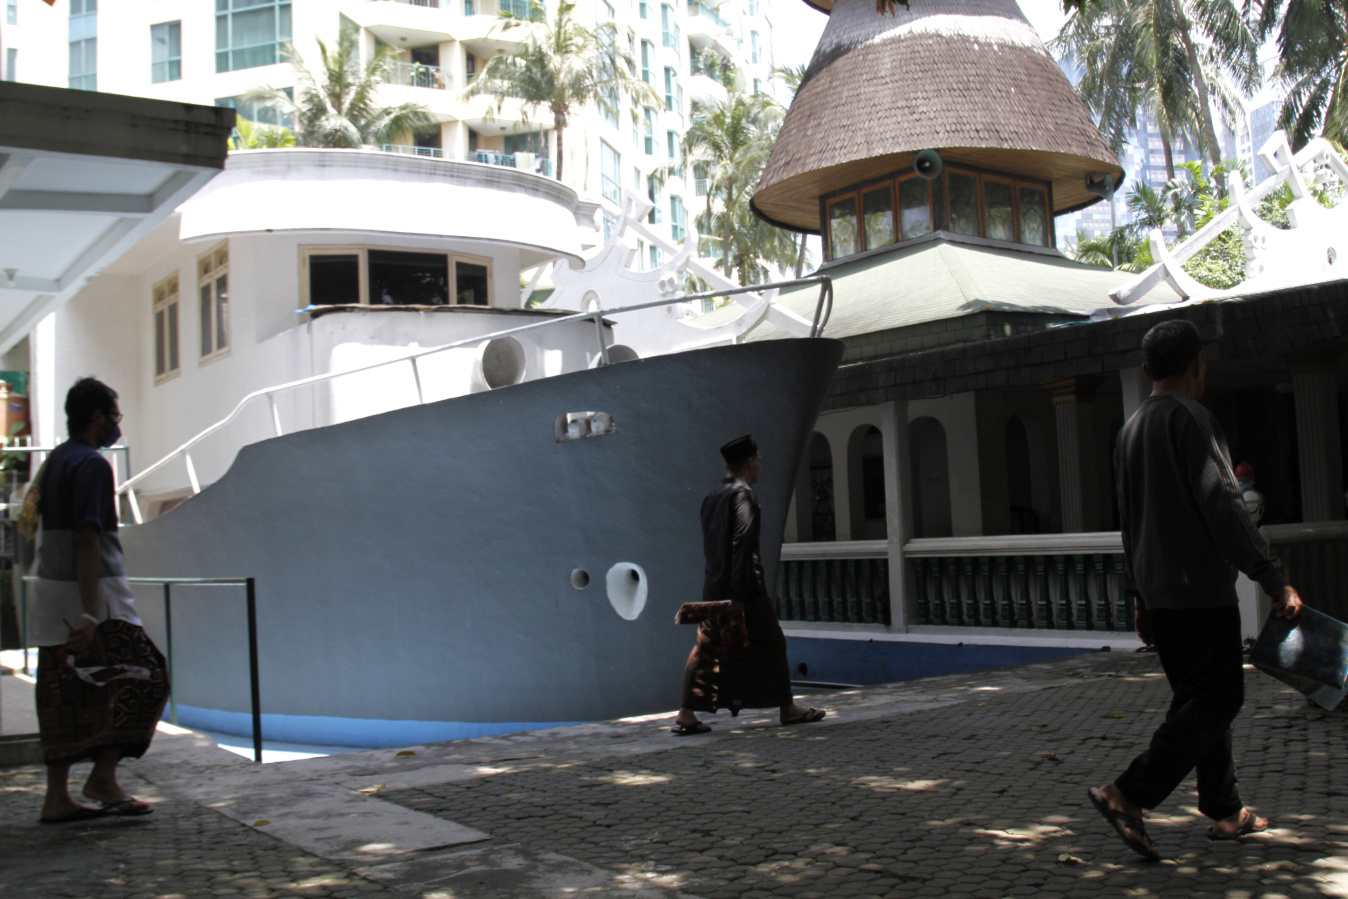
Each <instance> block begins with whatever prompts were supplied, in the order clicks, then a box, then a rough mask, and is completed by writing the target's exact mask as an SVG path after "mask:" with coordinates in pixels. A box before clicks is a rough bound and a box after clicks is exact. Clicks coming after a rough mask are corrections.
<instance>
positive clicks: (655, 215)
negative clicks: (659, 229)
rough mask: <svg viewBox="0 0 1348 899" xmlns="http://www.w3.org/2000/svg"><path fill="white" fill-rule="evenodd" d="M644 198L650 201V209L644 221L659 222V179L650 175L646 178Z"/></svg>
mask: <svg viewBox="0 0 1348 899" xmlns="http://www.w3.org/2000/svg"><path fill="white" fill-rule="evenodd" d="M646 198H647V199H649V200H650V201H651V211H650V213H649V214H648V215H647V216H646V222H647V223H648V224H651V225H658V224H660V218H661V216H660V179H658V178H656V177H655V176H654V175H651V176H650V177H649V178H647V179H646Z"/></svg>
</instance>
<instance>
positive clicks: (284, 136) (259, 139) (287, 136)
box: [229, 118, 295, 150]
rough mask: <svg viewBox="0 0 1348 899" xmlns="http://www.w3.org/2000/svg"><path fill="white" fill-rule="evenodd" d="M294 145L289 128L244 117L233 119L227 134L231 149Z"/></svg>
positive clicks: (257, 148)
mask: <svg viewBox="0 0 1348 899" xmlns="http://www.w3.org/2000/svg"><path fill="white" fill-rule="evenodd" d="M293 146H295V135H294V133H292V132H291V130H290V129H289V128H283V127H281V126H280V125H267V124H264V123H261V122H253V121H250V120H248V119H244V118H237V119H235V120H234V131H233V132H232V133H231V134H230V135H229V149H231V150H272V149H276V148H280V147H293Z"/></svg>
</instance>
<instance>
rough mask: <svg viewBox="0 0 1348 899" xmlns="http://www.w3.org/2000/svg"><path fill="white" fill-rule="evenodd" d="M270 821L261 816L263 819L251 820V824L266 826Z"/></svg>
mask: <svg viewBox="0 0 1348 899" xmlns="http://www.w3.org/2000/svg"><path fill="white" fill-rule="evenodd" d="M270 823H271V822H270V821H268V820H267V819H266V818H263V819H261V820H260V821H254V822H253V826H254V827H266V826H267V825H268V824H270Z"/></svg>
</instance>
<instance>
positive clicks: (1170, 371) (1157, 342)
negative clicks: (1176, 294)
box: [1142, 319, 1203, 381]
mask: <svg viewBox="0 0 1348 899" xmlns="http://www.w3.org/2000/svg"><path fill="white" fill-rule="evenodd" d="M1202 352H1203V338H1202V337H1200V336H1199V335H1198V328H1197V327H1195V326H1194V323H1193V322H1191V321H1185V320H1184V319H1173V320H1171V321H1168V322H1161V323H1160V324H1159V325H1157V326H1156V327H1154V328H1152V329H1151V330H1150V331H1148V332H1147V336H1145V337H1143V338H1142V362H1143V363H1144V364H1145V365H1146V366H1147V375H1148V376H1149V377H1150V378H1151V379H1152V380H1153V381H1162V380H1164V379H1166V378H1177V377H1179V376H1180V375H1182V374H1184V372H1185V371H1186V370H1187V369H1188V368H1189V366H1190V365H1192V364H1193V362H1194V360H1195V359H1197V358H1198V355H1199V354H1200V353H1202Z"/></svg>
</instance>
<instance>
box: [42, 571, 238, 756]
mask: <svg viewBox="0 0 1348 899" xmlns="http://www.w3.org/2000/svg"><path fill="white" fill-rule="evenodd" d="M126 580H127V583H130V584H160V585H161V586H163V588H164V657H165V658H166V659H167V661H168V672H167V673H168V682H169V723H170V724H174V725H176V724H177V723H178V697H177V694H176V693H175V692H174V689H173V605H172V602H173V595H172V591H173V586H174V585H175V584H178V585H189V586H193V587H237V586H243V587H244V588H245V595H244V600H245V602H246V603H247V605H248V689H249V701H250V703H251V710H252V718H253V761H255V762H261V761H262V699H261V686H260V678H259V675H258V648H257V584H256V581H255V580H254V579H253V578H251V577H129V578H127V579H126ZM36 581H37V577H36V576H35V575H31V574H26V575H24V576H23V587H22V589H21V590H20V591H19V592H20V595H21V600H20V602H21V605H22V610H21V613H22V624H23V641H22V642H23V673H24V674H31V673H32V672H31V670H30V669H29V665H28V649H29V640H28V585H29V584H31V583H35V582H36Z"/></svg>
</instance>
